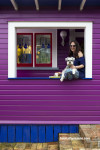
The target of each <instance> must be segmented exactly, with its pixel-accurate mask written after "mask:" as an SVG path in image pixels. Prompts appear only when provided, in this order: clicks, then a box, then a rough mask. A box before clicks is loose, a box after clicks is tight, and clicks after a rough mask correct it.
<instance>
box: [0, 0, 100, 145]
mask: <svg viewBox="0 0 100 150" xmlns="http://www.w3.org/2000/svg"><path fill="white" fill-rule="evenodd" d="M99 7H100V1H98V0H76V1H74V0H67V1H66V0H48V1H47V0H4V1H0V142H50V141H57V140H58V133H78V125H79V124H100V106H99V105H100V85H99V84H100V76H99V74H100V70H99V69H100V65H99V64H100V58H99V57H100V52H99V48H100V9H99ZM64 35H65V36H64ZM72 39H76V40H77V41H78V42H79V44H80V46H81V48H82V50H83V53H84V57H85V79H79V80H72V81H68V80H66V81H64V82H60V80H59V78H50V76H53V75H54V73H55V72H58V71H62V70H63V69H64V68H65V66H66V62H65V58H66V57H67V56H68V52H69V42H70V41H71V40H72Z"/></svg>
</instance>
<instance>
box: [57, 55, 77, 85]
mask: <svg viewBox="0 0 100 150" xmlns="http://www.w3.org/2000/svg"><path fill="white" fill-rule="evenodd" d="M74 60H75V58H74V57H67V58H65V61H67V66H66V68H65V69H64V70H63V71H62V76H61V79H60V81H61V82H62V81H63V80H64V79H65V71H66V70H67V69H69V68H70V66H71V65H73V64H74ZM76 70H77V69H72V74H75V72H76Z"/></svg>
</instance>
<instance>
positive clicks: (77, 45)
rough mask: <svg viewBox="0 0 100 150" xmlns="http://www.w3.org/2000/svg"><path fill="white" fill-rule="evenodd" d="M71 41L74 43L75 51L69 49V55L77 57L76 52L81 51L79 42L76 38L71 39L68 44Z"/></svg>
mask: <svg viewBox="0 0 100 150" xmlns="http://www.w3.org/2000/svg"><path fill="white" fill-rule="evenodd" d="M72 42H74V43H75V45H76V51H75V53H73V52H72V51H71V50H70V51H69V57H75V58H78V52H79V51H81V47H80V45H79V43H78V42H77V41H76V40H72V41H71V42H70V45H71V43H72Z"/></svg>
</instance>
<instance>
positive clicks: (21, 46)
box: [17, 33, 33, 67]
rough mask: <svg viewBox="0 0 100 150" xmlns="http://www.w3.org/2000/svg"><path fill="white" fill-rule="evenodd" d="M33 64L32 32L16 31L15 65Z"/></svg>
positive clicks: (30, 65)
mask: <svg viewBox="0 0 100 150" xmlns="http://www.w3.org/2000/svg"><path fill="white" fill-rule="evenodd" d="M32 66H33V34H31V33H17V67H32Z"/></svg>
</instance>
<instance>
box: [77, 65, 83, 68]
mask: <svg viewBox="0 0 100 150" xmlns="http://www.w3.org/2000/svg"><path fill="white" fill-rule="evenodd" d="M75 68H76V69H81V68H84V65H79V66H75Z"/></svg>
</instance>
